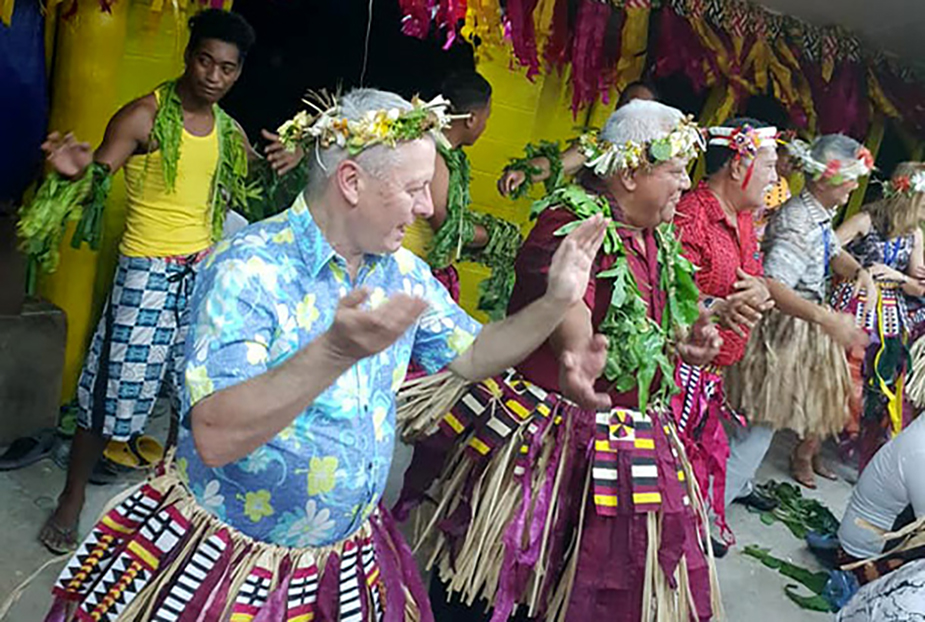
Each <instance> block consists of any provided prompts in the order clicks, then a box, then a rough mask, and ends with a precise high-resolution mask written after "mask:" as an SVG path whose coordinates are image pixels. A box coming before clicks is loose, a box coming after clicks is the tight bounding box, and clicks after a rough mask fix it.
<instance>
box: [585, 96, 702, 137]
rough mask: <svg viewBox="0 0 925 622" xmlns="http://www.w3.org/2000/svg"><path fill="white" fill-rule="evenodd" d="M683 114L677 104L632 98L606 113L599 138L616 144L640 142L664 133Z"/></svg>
mask: <svg viewBox="0 0 925 622" xmlns="http://www.w3.org/2000/svg"><path fill="white" fill-rule="evenodd" d="M683 118H684V114H683V113H682V112H681V111H680V110H678V109H677V108H672V107H671V106H666V105H665V104H661V103H659V102H657V101H651V100H644V99H634V100H633V101H631V102H630V103H628V104H626V105H625V106H622V107H621V108H618V109H617V110H615V111H614V113H613V114H611V115H610V118H609V119H607V123H606V124H605V125H604V129H603V130H601V134H600V138H601V140H606V141H608V142H611V143H614V144H617V145H622V144H624V143H626V142H629V141H633V142H636V143H639V144H641V145H644V144H646V143H649V142H652V141H653V140H658V139H660V138H665V137H666V136H668V134H670V133H671V131H672V130H674V129H675V128H676V127H677V126H678V123H680V121H681V119H683Z"/></svg>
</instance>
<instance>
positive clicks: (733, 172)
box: [729, 157, 751, 181]
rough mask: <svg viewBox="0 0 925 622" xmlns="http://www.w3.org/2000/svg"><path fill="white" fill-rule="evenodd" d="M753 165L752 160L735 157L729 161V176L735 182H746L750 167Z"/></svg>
mask: <svg viewBox="0 0 925 622" xmlns="http://www.w3.org/2000/svg"><path fill="white" fill-rule="evenodd" d="M750 164H751V159H750V158H745V157H741V158H738V157H733V158H732V159H731V160H729V176H730V177H731V178H732V180H733V181H744V180H745V176H746V175H747V174H748V167H749V165H750Z"/></svg>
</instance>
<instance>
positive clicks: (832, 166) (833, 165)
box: [822, 160, 841, 179]
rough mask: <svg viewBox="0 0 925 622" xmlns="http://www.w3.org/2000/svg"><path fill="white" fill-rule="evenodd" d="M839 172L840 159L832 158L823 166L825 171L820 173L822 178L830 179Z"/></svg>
mask: <svg viewBox="0 0 925 622" xmlns="http://www.w3.org/2000/svg"><path fill="white" fill-rule="evenodd" d="M840 172H841V160H832V161H831V162H829V163H828V165H827V166H826V167H825V171H824V172H823V173H822V178H823V179H832V178H833V177H835V176H837V175H838V174H839V173H840Z"/></svg>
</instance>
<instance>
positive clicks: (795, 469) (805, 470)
mask: <svg viewBox="0 0 925 622" xmlns="http://www.w3.org/2000/svg"><path fill="white" fill-rule="evenodd" d="M790 476H791V477H792V478H793V479H795V480H796V481H797V483H798V484H800V485H802V486H805V487H807V488H809V489H810V490H815V489H816V475H815V474H814V473H813V465H812V461H810V460H802V459H799V458H796V457H791V458H790Z"/></svg>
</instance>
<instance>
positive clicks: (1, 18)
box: [0, 0, 15, 26]
mask: <svg viewBox="0 0 925 622" xmlns="http://www.w3.org/2000/svg"><path fill="white" fill-rule="evenodd" d="M14 5H15V0H0V22H3V23H4V24H5V25H6V26H9V25H10V23H11V22H12V21H13V7H14Z"/></svg>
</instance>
